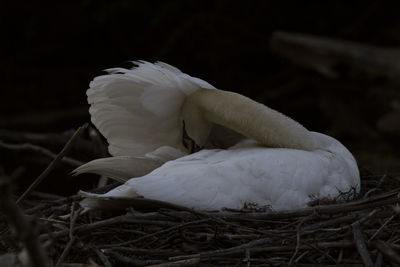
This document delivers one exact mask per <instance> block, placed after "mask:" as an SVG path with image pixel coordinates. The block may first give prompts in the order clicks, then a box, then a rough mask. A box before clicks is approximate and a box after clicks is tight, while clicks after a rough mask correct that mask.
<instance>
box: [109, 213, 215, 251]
mask: <svg viewBox="0 0 400 267" xmlns="http://www.w3.org/2000/svg"><path fill="white" fill-rule="evenodd" d="M210 220H211V219H202V220H198V221H192V222H187V223H182V224H179V225H176V226H172V227H170V228H167V229H163V230H161V231H158V232H155V233H152V234H148V235H145V236H141V237H139V238H137V239H134V240H129V241H126V242H122V243H119V244H111V245H104V246H102V247H103V248H109V247H114V246H118V247H120V246H125V245H130V244H134V243H137V242H140V241H143V240H145V239H147V238H150V237H153V236H156V235H160V234H164V233H167V232H170V231H172V230H176V229H179V228H182V227H186V226H189V225H194V224H199V223H204V222H207V221H210Z"/></svg>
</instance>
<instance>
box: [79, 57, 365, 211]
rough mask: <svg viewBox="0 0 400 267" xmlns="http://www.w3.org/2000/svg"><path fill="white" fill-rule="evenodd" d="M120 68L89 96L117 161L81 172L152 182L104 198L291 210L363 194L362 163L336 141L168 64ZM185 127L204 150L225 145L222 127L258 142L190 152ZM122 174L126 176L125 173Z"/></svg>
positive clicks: (204, 207)
mask: <svg viewBox="0 0 400 267" xmlns="http://www.w3.org/2000/svg"><path fill="white" fill-rule="evenodd" d="M117 71H118V72H119V73H113V74H110V75H105V76H101V77H100V78H96V79H95V80H94V82H92V84H91V89H89V91H88V96H89V103H91V105H92V106H91V115H92V121H93V122H94V124H95V125H96V126H97V127H98V128H99V129H100V131H101V132H102V133H103V134H104V135H105V137H106V138H107V140H108V141H109V143H110V153H111V154H113V155H114V156H117V157H114V158H109V159H104V160H102V161H101V160H100V161H94V162H93V163H88V164H86V165H84V166H83V167H80V168H78V170H77V172H78V173H80V172H87V171H90V172H96V173H100V174H108V175H110V176H114V178H118V177H116V176H120V177H119V178H120V179H124V178H126V177H127V176H129V174H130V173H131V174H132V177H134V176H138V175H144V176H141V177H138V178H132V179H130V180H129V181H127V182H126V183H125V184H123V185H121V186H119V187H117V188H116V189H114V190H111V191H110V192H108V193H106V194H104V195H100V196H96V197H98V198H101V197H109V196H114V197H137V196H143V197H146V198H151V199H157V200H163V201H167V202H171V203H175V204H179V205H183V206H187V207H190V208H195V209H202V210H218V209H220V208H223V207H228V208H235V209H240V208H242V207H243V205H244V204H245V203H252V204H256V205H258V206H270V207H271V208H272V209H275V210H284V209H295V208H301V207H305V206H307V204H308V203H309V202H310V201H311V200H314V199H316V198H317V199H318V198H329V199H334V198H336V197H338V196H339V195H340V194H341V193H342V192H348V191H350V190H351V189H354V191H355V192H358V191H359V187H360V178H359V172H358V168H357V164H356V161H355V160H354V158H353V156H352V155H351V153H350V152H349V151H348V150H347V149H346V148H345V147H344V146H343V145H342V144H341V143H340V142H338V141H337V140H335V139H333V138H332V137H329V136H326V135H323V134H320V133H316V132H310V131H308V130H307V129H305V128H304V127H303V126H301V125H300V124H299V123H297V122H295V121H293V120H292V119H290V118H288V117H286V116H284V115H282V114H281V113H279V112H277V111H274V110H272V109H270V108H268V107H266V106H264V105H262V104H258V103H256V102H254V101H252V100H250V99H248V98H246V97H244V96H241V95H238V94H235V93H231V92H227V91H221V90H217V89H214V87H212V86H211V85H209V84H208V83H206V82H204V81H201V80H199V79H196V78H193V77H190V76H188V75H186V74H183V73H181V72H180V71H179V70H177V69H175V68H173V67H171V66H169V65H166V64H158V65H153V64H150V63H139V67H138V68H136V69H132V70H123V69H118V70H117ZM157 75H158V76H157ZM114 85H117V86H114ZM163 86H164V87H163ZM154 88H156V89H154ZM115 96H117V97H115ZM129 97H131V98H129ZM153 101H154V102H153ZM132 104H133V106H132ZM120 114H121V116H119V115H120ZM132 114H133V115H132ZM182 121H184V122H185V131H186V132H187V134H188V136H189V137H190V138H191V139H192V140H193V141H194V142H195V143H196V144H198V145H199V146H202V147H204V146H205V147H210V146H211V145H210V143H214V144H215V143H219V141H221V139H224V136H225V134H226V132H225V134H219V133H218V131H215V129H216V126H215V125H220V126H223V127H225V128H227V129H228V130H227V133H231V132H232V131H234V132H238V133H240V134H241V135H243V136H246V137H249V138H250V139H245V140H243V141H241V142H239V143H237V144H236V145H233V146H232V147H230V148H228V149H203V150H201V151H199V152H197V153H194V154H190V155H186V153H185V152H184V148H183V146H182V142H181V140H182V135H183V133H182V132H183V131H182V124H181V123H182ZM225 128H224V129H225ZM225 130H226V129H225ZM210 140H216V142H214V141H211V142H210ZM228 143H229V142H228ZM121 156H125V157H121ZM126 156H130V157H129V158H128V160H127V157H126ZM164 162H166V163H164ZM113 163H116V164H117V165H115V164H113ZM163 163H164V164H163ZM132 164H134V165H135V166H142V165H143V170H140V171H137V170H134V169H132V167H129V166H130V165H132ZM162 164H163V165H162ZM160 165H161V167H158V166H160ZM110 166H118V168H117V169H115V167H110ZM124 166H126V168H124ZM120 168H124V169H125V170H127V171H124V172H123V175H121V174H120V173H121V171H119V169H120ZM153 169H154V170H153ZM149 172H150V173H149ZM147 173H148V174H147ZM122 176H124V177H122ZM92 197H93V198H94V199H95V198H96V197H94V196H92ZM92 200H93V199H92ZM93 203H94V202H93V201H87V202H83V203H82V204H83V205H87V206H89V207H91V206H96V205H94V204H93Z"/></svg>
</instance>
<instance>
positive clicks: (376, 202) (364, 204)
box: [215, 189, 400, 220]
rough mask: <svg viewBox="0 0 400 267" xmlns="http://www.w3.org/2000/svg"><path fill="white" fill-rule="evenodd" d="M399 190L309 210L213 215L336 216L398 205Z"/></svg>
mask: <svg viewBox="0 0 400 267" xmlns="http://www.w3.org/2000/svg"><path fill="white" fill-rule="evenodd" d="M398 191H399V189H397V190H396V191H395V192H389V193H384V194H381V195H379V196H376V197H374V198H373V199H368V200H362V201H352V202H347V203H343V204H333V205H322V206H315V207H311V208H304V209H299V210H294V211H282V212H276V213H249V214H246V215H244V214H240V215H237V214H232V213H226V212H221V213H217V214H215V215H216V216H219V217H223V218H224V219H225V220H241V219H243V218H246V219H247V218H252V219H258V220H265V219H267V220H271V219H290V218H294V217H301V216H307V215H311V214H315V213H317V214H337V213H345V212H350V211H359V210H364V209H372V208H376V207H381V206H384V205H390V204H395V203H400V198H399V197H398V196H397V194H398V193H399V192H398Z"/></svg>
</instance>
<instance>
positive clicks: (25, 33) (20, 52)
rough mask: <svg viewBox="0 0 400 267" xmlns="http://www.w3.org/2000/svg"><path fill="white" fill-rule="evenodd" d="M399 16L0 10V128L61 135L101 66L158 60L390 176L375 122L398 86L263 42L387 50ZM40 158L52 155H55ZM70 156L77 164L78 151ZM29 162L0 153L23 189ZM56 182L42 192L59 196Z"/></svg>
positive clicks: (79, 116)
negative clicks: (288, 120)
mask: <svg viewBox="0 0 400 267" xmlns="http://www.w3.org/2000/svg"><path fill="white" fill-rule="evenodd" d="M399 11H400V9H399V8H398V7H397V6H393V5H389V4H388V2H385V1H237V2H236V1H223V0H221V1H122V0H119V1H89V0H88V1H76V2H72V1H68V2H67V1H65V2H64V3H58V2H57V1H53V2H49V3H46V2H41V1H37V2H31V3H24V2H23V1H13V2H12V3H8V4H7V3H5V4H4V5H3V6H2V8H1V9H0V14H1V16H0V17H1V25H2V26H1V27H2V29H1V31H2V37H3V38H2V39H3V41H1V50H0V53H1V55H0V56H1V59H2V60H1V62H0V71H1V73H2V75H1V77H2V81H1V88H0V129H8V130H18V131H21V132H40V133H48V132H54V133H61V132H64V131H66V130H68V129H71V128H76V127H78V126H80V125H82V124H83V123H84V122H87V121H89V120H90V118H89V115H88V112H87V109H88V105H87V103H86V95H85V91H86V89H87V87H88V83H89V82H90V80H91V79H92V78H93V77H95V76H97V75H99V74H101V73H102V70H103V69H106V68H110V67H116V66H130V64H129V63H128V61H129V60H139V59H142V60H147V61H152V62H153V61H157V60H160V61H164V62H167V63H169V64H172V65H174V66H176V67H178V68H180V69H181V70H182V71H183V72H186V73H188V74H190V75H192V76H195V77H199V78H202V79H204V80H206V81H208V82H210V83H211V84H213V85H214V86H216V87H217V88H220V89H224V90H231V91H236V92H239V93H242V94H244V95H247V96H249V97H251V98H253V99H255V100H257V101H259V102H262V103H264V104H266V105H268V106H270V107H272V108H275V109H277V110H279V111H281V112H283V113H285V114H287V115H289V116H291V117H293V118H294V119H296V120H298V121H299V122H301V123H302V124H304V125H305V126H306V127H307V128H308V129H310V130H314V131H320V132H323V133H326V134H329V135H332V136H334V137H335V138H337V139H339V140H340V141H341V142H342V143H344V144H345V145H346V146H347V147H348V148H349V150H350V151H352V152H353V153H354V155H355V156H356V158H357V160H358V162H359V165H360V169H361V170H362V171H367V172H369V173H372V174H378V175H381V174H384V173H387V174H391V175H394V176H396V175H398V174H399V173H400V161H399V159H400V151H399V143H400V142H399V140H398V139H399V136H400V131H399V132H397V131H396V130H394V131H385V130H382V129H381V128H380V127H378V125H379V122H380V120H381V119H382V118H383V117H384V116H385V115H387V114H389V113H391V112H397V111H398V110H399V106H400V104H399V103H400V92H399V89H398V84H397V83H394V82H393V81H390V80H387V79H381V78H379V77H378V78H376V77H374V78H370V77H368V76H367V75H359V76H354V75H346V69H344V71H342V74H343V75H341V76H340V77H338V78H336V79H328V78H326V77H324V76H323V75H321V74H319V73H317V72H315V71H313V70H310V69H305V68H302V67H301V66H298V65H295V64H293V63H292V62H291V61H290V60H287V59H283V58H281V57H280V56H278V55H276V54H275V53H273V52H271V49H270V46H269V41H270V37H271V34H272V33H273V32H275V31H277V30H279V31H287V32H298V33H307V34H312V35H315V36H324V37H330V38H334V39H339V40H348V41H355V42H359V43H362V44H369V45H374V46H380V47H397V46H399V45H400V16H399ZM396 110H397V111H396ZM394 123H397V121H394ZM52 149H54V152H56V153H57V152H58V151H59V149H61V147H56V148H52ZM73 156H74V157H76V158H78V159H81V160H89V159H88V158H85V157H83V156H82V155H79V151H75V152H73ZM34 158H35V154H34V153H27V154H26V153H21V152H16V151H12V150H9V149H4V148H0V165H1V167H2V168H3V169H5V171H6V172H7V173H10V172H12V170H13V169H15V168H16V167H17V166H20V165H24V166H26V175H25V177H26V178H24V179H26V180H25V183H24V184H29V181H30V180H32V179H33V178H35V177H36V176H37V175H38V174H39V173H40V172H41V171H42V170H43V169H44V168H45V167H46V164H44V163H43V164H41V165H38V164H37V163H35V164H33V163H32V162H35V161H34ZM69 171H71V168H70V167H67V166H64V167H61V169H60V170H58V171H57V172H56V174H57V175H58V176H60V177H61V178H64V179H67V183H69V184H71V183H75V182H73V181H76V180H71V178H68V175H67V174H68V172H69ZM61 178H59V179H61ZM80 180H82V179H80ZM58 182H60V180H58V181H57V183H58ZM57 183H56V182H54V183H53V184H51V186H52V187H53V189H52V190H53V191H54V190H56V191H62V190H61V189H60V186H57ZM79 186H80V185H79ZM79 186H75V187H73V188H69V189H68V190H67V189H65V190H66V191H63V192H61V193H64V194H69V193H71V192H73V191H74V190H77V188H78V187H79ZM54 188H57V189H54Z"/></svg>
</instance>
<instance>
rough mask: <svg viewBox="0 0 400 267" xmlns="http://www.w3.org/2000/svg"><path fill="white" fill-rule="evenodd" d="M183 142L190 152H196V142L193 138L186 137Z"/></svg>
mask: <svg viewBox="0 0 400 267" xmlns="http://www.w3.org/2000/svg"><path fill="white" fill-rule="evenodd" d="M183 143H184V145H185V147H186V149H187V150H188V153H189V154H192V153H194V152H196V151H195V147H196V143H195V142H194V141H193V139H191V138H185V137H184V138H183Z"/></svg>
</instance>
